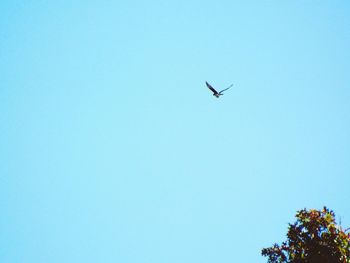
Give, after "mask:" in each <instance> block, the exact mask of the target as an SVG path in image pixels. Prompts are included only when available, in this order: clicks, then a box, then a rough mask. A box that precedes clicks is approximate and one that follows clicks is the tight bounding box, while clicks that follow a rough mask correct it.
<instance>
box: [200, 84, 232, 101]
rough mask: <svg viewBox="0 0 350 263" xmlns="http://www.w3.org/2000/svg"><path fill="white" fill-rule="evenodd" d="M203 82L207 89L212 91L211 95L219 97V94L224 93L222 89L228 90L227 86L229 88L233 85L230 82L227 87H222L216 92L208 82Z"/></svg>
mask: <svg viewBox="0 0 350 263" xmlns="http://www.w3.org/2000/svg"><path fill="white" fill-rule="evenodd" d="M205 84H206V85H207V87H208V89H210V90H211V91H212V92H213V96H215V97H217V98H219V97H220V96H222V95H224V93H223V92H224V91H225V90H228V89H229V88H231V87H232V86H233V84H231V85H230V86H229V87H228V88H226V89H223V90H221V91H219V92H217V91H216V90H215V89H214V88H213V87H212V86H211V85H210V84H209V83H208V82H205Z"/></svg>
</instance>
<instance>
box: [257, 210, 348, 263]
mask: <svg viewBox="0 0 350 263" xmlns="http://www.w3.org/2000/svg"><path fill="white" fill-rule="evenodd" d="M296 218H297V221H296V222H295V223H294V224H289V228H288V233H287V241H285V242H283V243H282V244H281V245H278V244H274V245H273V246H272V247H269V248H264V249H263V250H262V251H261V253H262V255H263V256H265V257H268V262H269V263H350V233H347V232H348V230H349V229H345V230H343V229H342V227H341V226H340V225H337V223H336V221H335V214H334V212H333V211H332V210H329V209H328V208H326V207H324V208H323V209H322V210H315V209H311V210H306V209H303V210H300V211H298V212H297V214H296Z"/></svg>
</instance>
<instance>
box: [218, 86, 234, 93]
mask: <svg viewBox="0 0 350 263" xmlns="http://www.w3.org/2000/svg"><path fill="white" fill-rule="evenodd" d="M232 86H233V84H231V85H230V86H229V87H228V88H226V89H223V90H221V91H220V92H219V93H221V92H224V91H225V90H228V89H229V88H231V87H232Z"/></svg>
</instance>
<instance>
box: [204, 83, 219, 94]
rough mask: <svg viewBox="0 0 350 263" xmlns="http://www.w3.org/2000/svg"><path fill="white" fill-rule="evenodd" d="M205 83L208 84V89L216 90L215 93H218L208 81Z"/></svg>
mask: <svg viewBox="0 0 350 263" xmlns="http://www.w3.org/2000/svg"><path fill="white" fill-rule="evenodd" d="M205 84H207V87H208V89H210V90H211V91H212V92H214V94H218V92H217V91H216V90H215V89H214V88H213V87H212V86H211V85H210V84H209V83H208V82H205Z"/></svg>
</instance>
